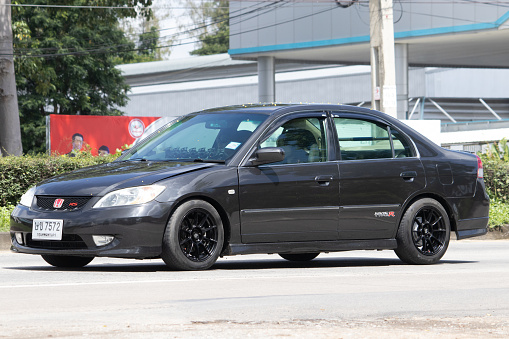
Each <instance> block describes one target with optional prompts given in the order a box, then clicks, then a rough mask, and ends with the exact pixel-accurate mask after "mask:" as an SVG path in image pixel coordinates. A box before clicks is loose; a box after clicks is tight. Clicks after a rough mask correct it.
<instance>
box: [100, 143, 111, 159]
mask: <svg viewBox="0 0 509 339" xmlns="http://www.w3.org/2000/svg"><path fill="white" fill-rule="evenodd" d="M97 153H98V154H99V156H100V157H105V156H107V155H109V154H110V149H109V148H108V146H106V145H102V146H101V147H99V150H98V151H97Z"/></svg>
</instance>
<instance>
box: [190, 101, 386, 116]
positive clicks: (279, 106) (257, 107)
mask: <svg viewBox="0 0 509 339" xmlns="http://www.w3.org/2000/svg"><path fill="white" fill-rule="evenodd" d="M299 110H327V111H349V112H359V113H368V114H371V115H375V116H378V117H386V116H387V115H386V114H384V113H382V112H378V111H375V110H371V109H368V108H362V107H357V106H350V105H341V104H337V105H335V104H321V103H299V104H292V103H258V104H244V105H232V106H225V107H216V108H211V109H206V110H203V111H200V112H197V113H215V112H217V113H219V112H221V113H258V114H265V115H279V114H283V113H287V112H293V111H299Z"/></svg>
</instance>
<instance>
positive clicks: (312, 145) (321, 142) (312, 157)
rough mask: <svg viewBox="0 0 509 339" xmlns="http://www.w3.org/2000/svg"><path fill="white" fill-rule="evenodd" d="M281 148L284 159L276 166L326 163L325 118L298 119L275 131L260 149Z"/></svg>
mask: <svg viewBox="0 0 509 339" xmlns="http://www.w3.org/2000/svg"><path fill="white" fill-rule="evenodd" d="M265 147H281V148H282V149H284V151H285V159H284V160H283V161H281V162H279V163H276V164H298V163H308V162H324V161H327V160H328V158H327V155H328V152H327V135H326V128H325V118H298V119H294V120H290V121H288V122H286V123H285V124H283V125H282V126H281V127H279V128H278V129H276V130H275V131H274V132H273V133H272V134H271V135H270V136H269V137H268V138H266V139H265V140H264V141H263V142H262V143H261V144H260V148H265Z"/></svg>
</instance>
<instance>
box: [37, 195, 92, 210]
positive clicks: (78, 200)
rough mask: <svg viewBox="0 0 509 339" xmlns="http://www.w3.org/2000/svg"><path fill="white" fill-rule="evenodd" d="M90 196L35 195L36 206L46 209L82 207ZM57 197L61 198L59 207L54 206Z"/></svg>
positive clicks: (75, 208) (76, 208)
mask: <svg viewBox="0 0 509 339" xmlns="http://www.w3.org/2000/svg"><path fill="white" fill-rule="evenodd" d="M91 198H92V197H48V196H37V207H39V209H41V210H46V211H76V210H79V209H81V208H83V207H84V206H85V205H86V204H87V202H88V201H89V200H90V199H91ZM59 199H60V200H63V201H62V204H61V206H60V207H55V202H56V201H57V200H59ZM57 206H58V205H57Z"/></svg>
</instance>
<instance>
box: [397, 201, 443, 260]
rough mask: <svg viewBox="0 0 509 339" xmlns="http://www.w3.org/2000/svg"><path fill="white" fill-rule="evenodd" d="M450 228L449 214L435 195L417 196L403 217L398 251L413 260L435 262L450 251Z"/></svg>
mask: <svg viewBox="0 0 509 339" xmlns="http://www.w3.org/2000/svg"><path fill="white" fill-rule="evenodd" d="M450 232H451V226H450V221H449V216H448V215H447V212H446V211H445V209H444V207H443V206H442V205H441V204H440V203H439V202H438V201H436V200H435V199H431V198H425V199H420V200H417V201H416V202H414V203H413V204H412V205H411V206H410V207H409V208H408V209H407V210H406V212H405V214H404V215H403V218H402V219H401V223H400V225H399V229H398V233H397V236H396V240H397V242H398V247H397V248H396V250H395V252H396V254H397V256H398V257H399V258H400V259H401V260H403V261H404V262H406V263H409V264H417V265H427V264H434V263H436V262H438V261H439V260H440V259H441V258H442V257H443V256H444V254H445V252H446V251H447V247H448V246H449V237H450Z"/></svg>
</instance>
